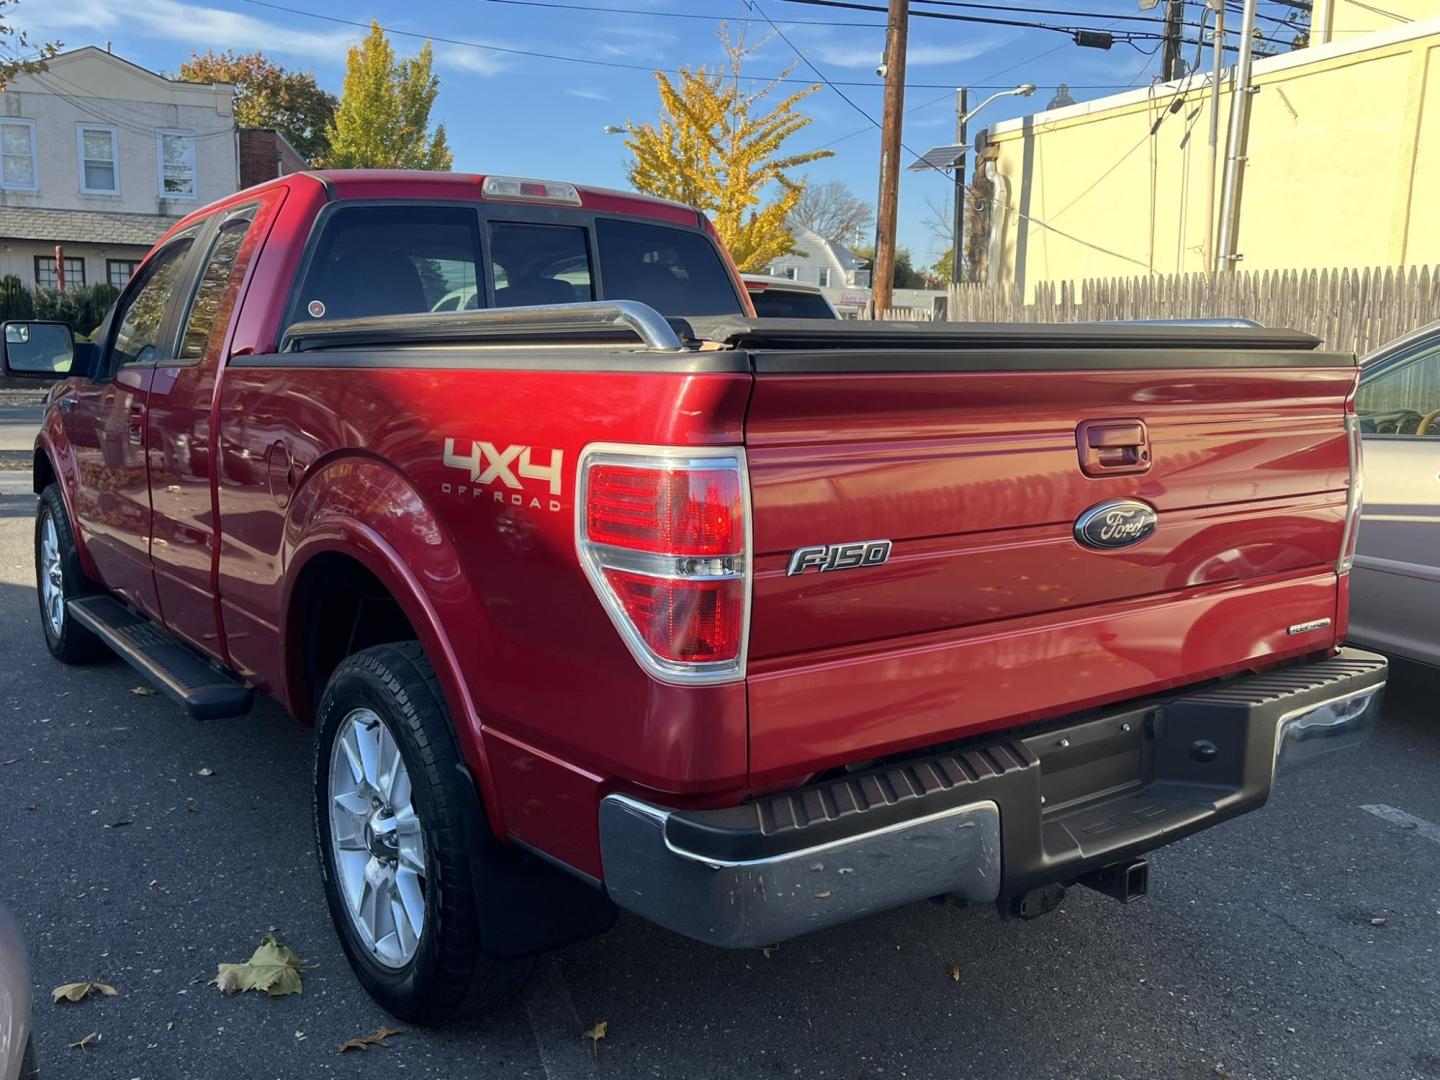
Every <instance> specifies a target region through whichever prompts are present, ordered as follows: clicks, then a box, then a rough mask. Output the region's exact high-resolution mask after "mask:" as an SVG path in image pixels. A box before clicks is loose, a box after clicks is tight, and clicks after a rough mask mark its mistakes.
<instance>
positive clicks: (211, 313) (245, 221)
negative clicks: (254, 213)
mask: <svg viewBox="0 0 1440 1080" xmlns="http://www.w3.org/2000/svg"><path fill="white" fill-rule="evenodd" d="M249 229H250V213H249V211H248V210H247V211H244V212H242V213H240V214H237V215H235V216H233V217H231V218H229V219H228V220H226V221H225V222H224V223H223V224H221V226H220V231H219V232H218V233H216V235H215V240H214V243H212V244H211V245H210V258H209V259H208V260H206V263H205V271H204V273H202V274H201V275H200V281H199V283H198V284H197V285H196V286H195V297H194V299H192V300H191V301H190V311H189V313H188V314H187V315H186V317H185V332H184V333H183V334H182V335H181V337H180V352H179V358H180V359H181V360H199V359H200V358H201V357H203V356H204V355H205V347H206V345H207V344H209V341H210V334H211V332H212V331H213V330H214V329H215V327H216V326H217V325H220V326H224V325H225V323H226V322H227V321H228V319H229V317H230V307H231V306H232V305H233V303H234V289H233V288H231V287H230V286H231V282H232V280H233V281H236V282H237V283H238V280H239V277H240V275H241V274H242V273H243V272H244V267H243V266H239V265H237V261H238V257H239V255H240V245H241V244H242V243H243V241H244V240H245V234H246V233H247V232H248V231H249ZM222 307H223V308H224V311H223V312H222V310H221V309H222Z"/></svg>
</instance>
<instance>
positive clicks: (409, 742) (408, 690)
mask: <svg viewBox="0 0 1440 1080" xmlns="http://www.w3.org/2000/svg"><path fill="white" fill-rule="evenodd" d="M357 708H366V709H370V710H372V711H373V712H374V713H375V714H376V715H377V716H379V717H380V718H381V720H382V721H383V722H384V724H385V725H386V727H387V728H389V730H390V733H391V734H392V736H393V737H394V738H395V741H396V744H397V745H398V747H399V749H400V755H401V758H402V759H403V760H404V763H405V768H406V771H407V772H408V773H409V775H410V782H411V786H412V789H413V793H414V794H413V802H414V806H415V812H416V814H417V816H418V817H419V819H420V823H421V827H422V828H423V830H424V834H425V867H426V871H427V873H426V876H425V879H424V895H425V919H424V927H423V929H422V931H421V934H420V936H419V942H418V945H417V946H416V949H415V954H414V956H413V958H412V959H411V960H410V962H409V963H408V964H406V966H404V967H402V968H398V969H395V968H390V967H387V966H385V965H382V964H380V963H378V962H377V961H376V960H375V958H374V957H373V956H372V955H371V953H370V950H369V949H368V947H367V946H366V945H365V943H364V941H363V939H362V938H361V936H360V933H359V931H358V930H357V929H356V927H355V926H354V923H353V917H352V916H351V914H350V909H349V906H348V904H347V901H346V900H345V898H344V896H343V895H342V893H341V890H340V887H339V884H338V882H337V875H336V865H335V851H334V848H333V843H332V839H331V827H330V813H329V802H330V787H329V782H330V776H329V770H330V756H331V751H332V749H333V747H334V744H335V738H336V735H337V733H338V732H339V730H340V726H341V722H342V721H343V720H344V718H345V717H346V716H347V715H349V714H350V713H351V711H353V710H355V709H357ZM315 732H316V739H315V773H314V783H315V815H314V816H315V844H316V851H317V853H318V855H319V858H320V872H321V875H322V878H323V880H324V885H325V899H326V901H327V902H328V903H329V905H330V917H331V918H332V919H333V920H334V922H335V928H336V931H337V933H338V934H339V935H340V943H341V945H342V946H343V947H344V949H345V955H346V957H348V958H349V960H350V966H351V967H352V968H354V970H355V974H356V976H357V977H358V978H359V980H360V983H361V985H363V986H364V987H365V989H366V991H367V992H368V993H369V994H370V996H371V997H373V998H374V999H375V1000H376V1001H377V1002H378V1003H379V1004H380V1005H381V1006H383V1007H384V1008H385V1009H386V1010H387V1011H389V1012H390V1013H392V1014H394V1015H395V1016H397V1017H399V1018H400V1019H402V1020H404V1021H406V1022H408V1023H412V1024H438V1023H443V1022H444V1021H446V1020H449V1019H451V1018H453V1017H455V1016H457V1015H460V1014H462V1013H467V1012H474V1011H477V1010H480V1009H483V1008H486V1007H488V1006H492V1005H496V1004H499V1003H501V1002H503V1001H506V1000H508V999H510V998H512V997H514V996H515V995H517V994H518V993H519V992H520V991H521V990H522V989H523V988H524V986H525V982H526V980H527V979H528V978H529V977H530V972H531V970H532V969H533V967H534V965H535V959H534V957H521V958H501V957H499V956H496V955H495V954H494V953H493V952H491V951H489V950H488V949H487V948H486V943H485V942H484V941H482V940H481V933H480V906H479V897H478V896H477V894H476V881H477V878H483V876H484V875H485V874H486V873H487V867H489V868H493V867H495V865H496V863H497V862H498V860H500V859H503V858H505V857H506V854H507V853H506V852H505V850H504V849H503V848H502V847H501V845H500V844H499V842H498V841H496V840H495V839H494V836H493V834H492V833H491V832H490V828H489V825H488V824H487V823H486V822H485V820H484V817H483V811H482V810H481V809H480V805H479V801H478V799H477V797H476V795H475V792H474V790H473V784H472V783H471V781H470V779H469V776H468V774H467V773H466V772H464V771H463V770H462V769H461V758H460V752H459V748H458V747H457V745H456V743H455V736H454V731H453V728H452V727H451V724H450V716H449V711H448V710H447V709H446V707H445V700H444V697H443V695H442V694H441V692H440V686H439V683H438V682H437V680H436V678H435V672H434V669H433V668H432V667H431V666H430V662H429V661H428V660H427V659H426V658H425V653H424V651H423V650H422V649H421V647H420V644H419V643H418V642H405V643H401V644H394V645H376V646H373V647H371V648H368V649H364V650H362V651H360V652H358V653H355V654H354V655H353V656H350V657H347V658H346V659H345V660H343V661H342V662H341V664H340V666H339V667H338V668H337V669H336V670H335V673H334V675H333V676H331V678H330V682H329V684H328V685H327V686H326V688H325V693H324V696H323V697H322V698H321V701H320V710H319V715H318V716H317V718H316V723H315Z"/></svg>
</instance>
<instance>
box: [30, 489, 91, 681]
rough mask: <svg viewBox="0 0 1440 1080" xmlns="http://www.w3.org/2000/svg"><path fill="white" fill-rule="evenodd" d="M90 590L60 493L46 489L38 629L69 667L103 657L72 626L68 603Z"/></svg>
mask: <svg viewBox="0 0 1440 1080" xmlns="http://www.w3.org/2000/svg"><path fill="white" fill-rule="evenodd" d="M92 591H94V586H93V585H92V584H91V583H90V580H89V579H88V578H86V576H85V574H84V571H82V570H81V569H80V556H79V555H78V554H77V553H76V550H75V536H74V534H73V533H72V532H71V531H70V515H69V514H67V513H66V512H65V500H64V499H63V498H62V497H61V495H60V488H59V487H58V486H56V485H55V484H51V485H49V486H48V487H47V488H46V489H45V490H44V491H42V492H41V493H40V502H39V504H38V505H37V507H36V510H35V595H36V598H37V599H38V600H39V601H40V626H41V628H42V629H43V630H44V632H45V647H46V648H48V649H49V650H50V655H51V656H53V657H55V659H57V660H62V661H64V662H65V663H67V664H83V663H87V662H88V661H91V660H96V659H98V658H100V657H101V656H103V655H104V654H105V646H104V644H103V643H102V642H101V641H100V639H99V638H97V637H96V636H95V635H94V634H92V633H91V632H90V631H89V630H87V629H85V627H83V626H81V625H80V624H79V623H77V622H76V621H75V616H74V615H72V614H71V613H70V601H71V600H72V599H74V598H75V597H77V596H82V595H84V594H85V593H88V592H92Z"/></svg>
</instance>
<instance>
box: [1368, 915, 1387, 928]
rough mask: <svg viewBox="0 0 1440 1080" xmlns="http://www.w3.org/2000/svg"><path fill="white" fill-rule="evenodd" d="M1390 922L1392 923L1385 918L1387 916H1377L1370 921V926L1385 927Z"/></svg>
mask: <svg viewBox="0 0 1440 1080" xmlns="http://www.w3.org/2000/svg"><path fill="white" fill-rule="evenodd" d="M1389 921H1390V920H1389V919H1387V918H1385V916H1383V915H1376V916H1375V917H1374V918H1373V919H1371V920H1370V925H1371V926H1384V925H1385V924H1386V923H1388V922H1389Z"/></svg>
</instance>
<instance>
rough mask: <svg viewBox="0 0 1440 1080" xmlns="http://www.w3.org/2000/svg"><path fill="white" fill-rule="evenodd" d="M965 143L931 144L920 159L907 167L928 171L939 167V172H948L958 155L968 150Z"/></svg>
mask: <svg viewBox="0 0 1440 1080" xmlns="http://www.w3.org/2000/svg"><path fill="white" fill-rule="evenodd" d="M969 149H970V147H969V145H968V144H967V143H954V144H952V145H950V146H932V147H931V148H930V149H929V150H926V151H925V153H923V154H921V155H920V159H919V160H918V161H916V162H915V163H914V164H912V165H911V166H910V167H909V171H910V172H930V171H932V170H934V169H939V170H940V171H941V172H949V171H950V170H951V169H953V168H954V167H955V163H956V162H957V161H959V160H960V155H961V154H963V153H965V151H966V150H969Z"/></svg>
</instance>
